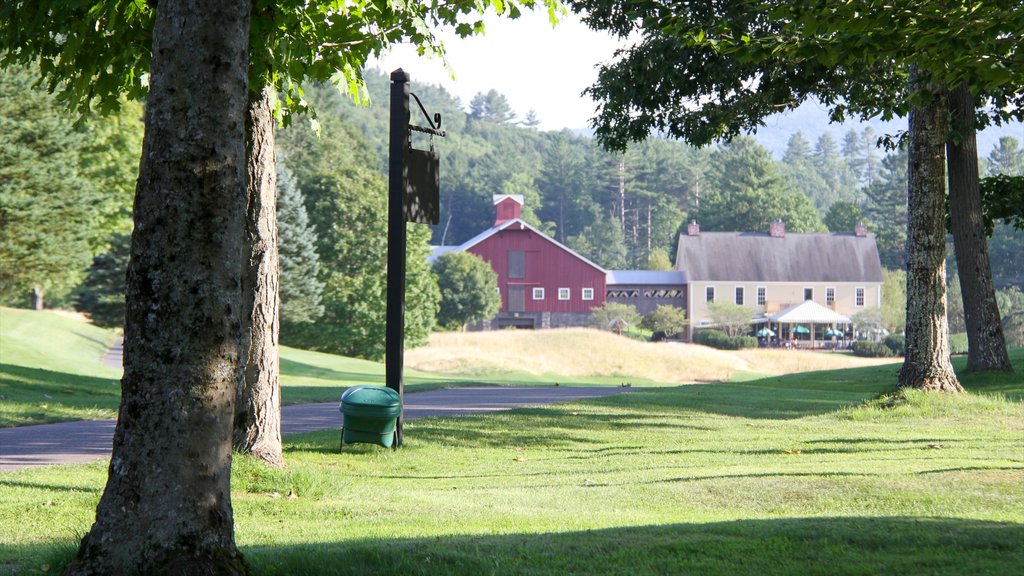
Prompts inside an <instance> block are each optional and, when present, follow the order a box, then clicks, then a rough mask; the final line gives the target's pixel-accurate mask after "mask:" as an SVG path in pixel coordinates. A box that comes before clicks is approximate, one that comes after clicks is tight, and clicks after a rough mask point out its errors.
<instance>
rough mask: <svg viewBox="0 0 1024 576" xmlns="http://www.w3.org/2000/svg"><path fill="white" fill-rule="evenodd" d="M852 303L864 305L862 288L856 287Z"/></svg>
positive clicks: (859, 305)
mask: <svg viewBox="0 0 1024 576" xmlns="http://www.w3.org/2000/svg"><path fill="white" fill-rule="evenodd" d="M853 304H854V306H857V307H862V306H864V288H861V287H858V288H857V289H856V290H855V291H854V296H853Z"/></svg>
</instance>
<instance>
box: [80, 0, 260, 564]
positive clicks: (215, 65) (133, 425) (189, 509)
mask: <svg viewBox="0 0 1024 576" xmlns="http://www.w3.org/2000/svg"><path fill="white" fill-rule="evenodd" d="M249 10H250V6H249V3H247V2H225V1H217V2H211V1H200V0H161V1H160V3H159V5H158V7H157V13H156V20H155V24H154V29H153V59H152V68H151V76H150V93H149V100H148V104H147V107H146V132H145V138H144V142H143V155H142V162H141V165H140V173H139V179H138V184H137V188H136V196H135V211H134V220H135V230H134V232H133V235H132V254H131V261H130V263H129V266H128V273H127V289H126V304H127V313H126V322H125V343H124V377H123V378H122V380H121V406H120V409H119V412H118V420H117V427H116V429H115V431H114V443H113V453H112V456H111V460H110V467H109V469H108V476H107V484H106V488H105V489H104V491H103V495H102V497H101V498H100V502H99V505H98V506H97V508H96V521H95V523H94V524H93V525H92V528H91V529H90V531H89V533H88V534H86V535H85V537H84V538H83V539H82V543H81V545H80V547H79V549H78V553H77V556H76V557H75V559H74V560H73V562H72V564H71V565H70V566H69V568H68V571H67V573H68V574H74V575H78V574H90V575H93V574H95V575H99V574H175V575H178V574H184V575H188V574H202V575H207V574H245V573H247V572H248V568H247V566H246V564H245V562H244V560H243V559H242V558H241V556H240V555H239V553H238V550H237V548H236V546H235V541H234V534H233V512H232V507H231V492H230V472H231V431H232V422H233V419H234V413H235V397H236V394H237V391H238V382H239V380H240V378H241V376H242V368H243V364H244V358H243V357H242V356H241V355H242V353H243V352H244V350H243V341H242V331H241V330H242V308H243V306H242V300H241V270H242V266H243V251H242V248H243V241H242V239H243V238H244V235H243V234H244V230H245V228H244V216H245V192H246V175H245V158H246V154H245V113H246V100H247V99H246V94H247V92H248V76H247V73H248V43H249Z"/></svg>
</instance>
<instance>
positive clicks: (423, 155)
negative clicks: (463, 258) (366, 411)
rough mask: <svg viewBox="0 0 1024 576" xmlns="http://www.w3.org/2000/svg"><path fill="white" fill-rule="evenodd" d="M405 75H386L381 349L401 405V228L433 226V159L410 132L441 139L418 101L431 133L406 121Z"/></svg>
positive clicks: (398, 436) (398, 432)
mask: <svg viewBox="0 0 1024 576" xmlns="http://www.w3.org/2000/svg"><path fill="white" fill-rule="evenodd" d="M409 95H410V92H409V73H408V72H405V71H404V70H402V69H401V68H399V69H398V70H395V71H394V72H392V73H391V129H390V142H389V154H388V269H387V315H386V320H385V322H386V326H385V344H384V351H385V352H384V353H385V358H384V381H385V383H386V384H387V387H388V388H391V389H392V390H394V391H395V392H398V395H399V398H401V399H402V401H403V405H404V401H405V383H404V380H403V369H404V365H405V364H404V362H405V252H406V244H407V241H406V233H405V223H406V222H407V221H408V222H423V223H429V224H437V222H438V214H439V209H438V204H439V202H438V197H439V177H438V156H437V153H435V152H434V146H433V138H431V145H430V150H429V151H424V150H415V149H413V148H412V141H411V131H413V130H415V131H417V132H423V133H425V134H429V135H430V136H431V137H433V136H441V137H444V135H445V133H444V131H442V130H440V126H441V115H440V114H435V115H434V120H433V121H431V119H430V117H429V116H427V112H426V110H425V109H424V108H423V104H422V103H420V101H419V98H416V95H415V94H413V97H414V98H416V103H417V104H419V107H420V110H422V111H423V114H424V116H427V122H428V123H429V124H430V128H422V127H420V126H413V125H411V124H410V122H409V120H410V118H409ZM401 445H402V416H401V415H399V417H398V422H397V425H396V428H395V444H394V446H395V447H396V448H397V447H398V446H401Z"/></svg>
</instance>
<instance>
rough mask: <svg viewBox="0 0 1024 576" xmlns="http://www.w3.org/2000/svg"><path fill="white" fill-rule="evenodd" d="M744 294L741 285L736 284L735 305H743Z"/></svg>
mask: <svg viewBox="0 0 1024 576" xmlns="http://www.w3.org/2000/svg"><path fill="white" fill-rule="evenodd" d="M744 295H745V290H744V288H743V286H737V287H736V305H737V306H743V296H744Z"/></svg>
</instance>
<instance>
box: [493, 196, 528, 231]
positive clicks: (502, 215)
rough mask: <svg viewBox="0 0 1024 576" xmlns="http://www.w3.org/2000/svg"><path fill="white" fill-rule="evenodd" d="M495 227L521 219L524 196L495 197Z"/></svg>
mask: <svg viewBox="0 0 1024 576" xmlns="http://www.w3.org/2000/svg"><path fill="white" fill-rule="evenodd" d="M494 206H495V212H496V215H495V218H494V225H495V226H501V225H502V224H504V223H505V222H508V221H509V220H515V219H517V218H521V217H522V215H523V196H522V195H521V194H496V195H495V196H494Z"/></svg>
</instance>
